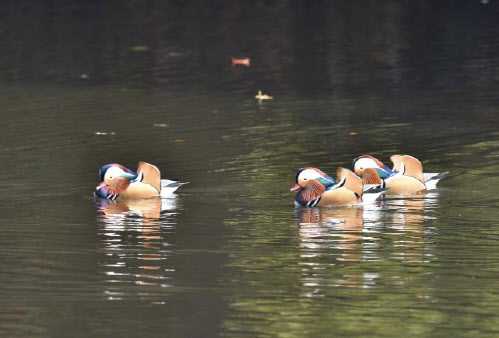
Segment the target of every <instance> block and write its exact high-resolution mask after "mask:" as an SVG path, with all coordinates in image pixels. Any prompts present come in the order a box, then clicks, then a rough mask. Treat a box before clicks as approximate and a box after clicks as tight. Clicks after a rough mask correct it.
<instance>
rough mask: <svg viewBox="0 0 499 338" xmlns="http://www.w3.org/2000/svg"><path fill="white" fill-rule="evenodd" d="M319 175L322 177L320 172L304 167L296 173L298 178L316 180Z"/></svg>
mask: <svg viewBox="0 0 499 338" xmlns="http://www.w3.org/2000/svg"><path fill="white" fill-rule="evenodd" d="M320 177H322V176H321V174H319V173H318V172H317V171H315V170H314V169H305V170H303V171H302V172H301V173H300V175H298V180H316V179H318V178H320Z"/></svg>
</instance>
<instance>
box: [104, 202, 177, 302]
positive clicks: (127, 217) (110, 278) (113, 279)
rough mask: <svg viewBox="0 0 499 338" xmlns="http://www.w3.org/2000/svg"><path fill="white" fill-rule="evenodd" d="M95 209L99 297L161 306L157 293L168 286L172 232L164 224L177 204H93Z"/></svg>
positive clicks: (171, 228)
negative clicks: (101, 253)
mask: <svg viewBox="0 0 499 338" xmlns="http://www.w3.org/2000/svg"><path fill="white" fill-rule="evenodd" d="M97 208H98V211H99V214H100V215H99V220H100V222H99V223H100V229H99V235H100V237H101V241H100V242H101V245H102V249H103V251H104V254H105V255H104V256H103V258H102V259H101V261H100V262H99V265H100V267H101V268H102V270H103V274H104V275H105V278H106V291H105V296H106V297H107V298H108V299H125V298H127V299H129V298H132V299H133V298H134V297H138V298H140V299H145V300H148V301H151V302H152V303H159V304H162V303H163V302H164V300H163V299H162V297H164V295H163V294H162V293H161V289H162V288H164V287H169V286H171V284H170V283H169V280H170V279H171V278H172V274H173V272H174V269H173V268H172V266H171V264H170V262H169V259H168V258H169V254H170V250H169V247H170V246H171V239H170V238H169V237H170V236H171V235H172V234H173V232H174V223H173V222H172V221H170V219H171V218H172V217H173V216H174V215H175V214H176V211H177V210H178V201H177V199H176V198H175V197H172V198H160V197H154V198H147V199H132V200H122V201H120V200H118V201H111V200H105V199H97ZM130 285H136V286H137V287H136V288H130Z"/></svg>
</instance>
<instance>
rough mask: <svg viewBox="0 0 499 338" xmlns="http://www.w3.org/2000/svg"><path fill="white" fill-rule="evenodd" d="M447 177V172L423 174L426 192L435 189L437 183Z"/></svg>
mask: <svg viewBox="0 0 499 338" xmlns="http://www.w3.org/2000/svg"><path fill="white" fill-rule="evenodd" d="M448 175H449V172H448V171H446V172H443V173H423V177H424V183H425V185H426V190H433V189H436V188H437V183H438V181H440V180H441V179H442V178H444V177H447V176H448Z"/></svg>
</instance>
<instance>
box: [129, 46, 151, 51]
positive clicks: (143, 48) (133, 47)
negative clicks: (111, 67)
mask: <svg viewBox="0 0 499 338" xmlns="http://www.w3.org/2000/svg"><path fill="white" fill-rule="evenodd" d="M129 49H130V50H131V51H133V52H146V51H148V50H149V49H150V48H149V46H145V45H139V46H132V47H130V48H129Z"/></svg>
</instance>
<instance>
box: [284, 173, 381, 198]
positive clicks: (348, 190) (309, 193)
mask: <svg viewBox="0 0 499 338" xmlns="http://www.w3.org/2000/svg"><path fill="white" fill-rule="evenodd" d="M290 190H291V191H298V193H297V194H296V197H295V205H297V206H304V207H316V206H318V207H322V206H328V205H345V204H360V203H362V202H370V201H372V200H375V199H377V198H378V197H379V196H380V195H381V194H382V193H383V191H384V190H386V189H383V188H370V189H369V190H368V191H363V186H362V180H361V179H360V177H358V176H357V175H355V174H354V173H353V172H351V171H350V170H348V169H345V168H338V170H337V180H336V181H335V180H334V179H333V178H332V177H331V176H329V175H328V174H326V173H325V172H323V171H322V170H320V169H317V168H312V167H308V168H301V169H299V170H298V172H297V173H296V184H295V185H294V186H293V187H292V188H291V189H290Z"/></svg>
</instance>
